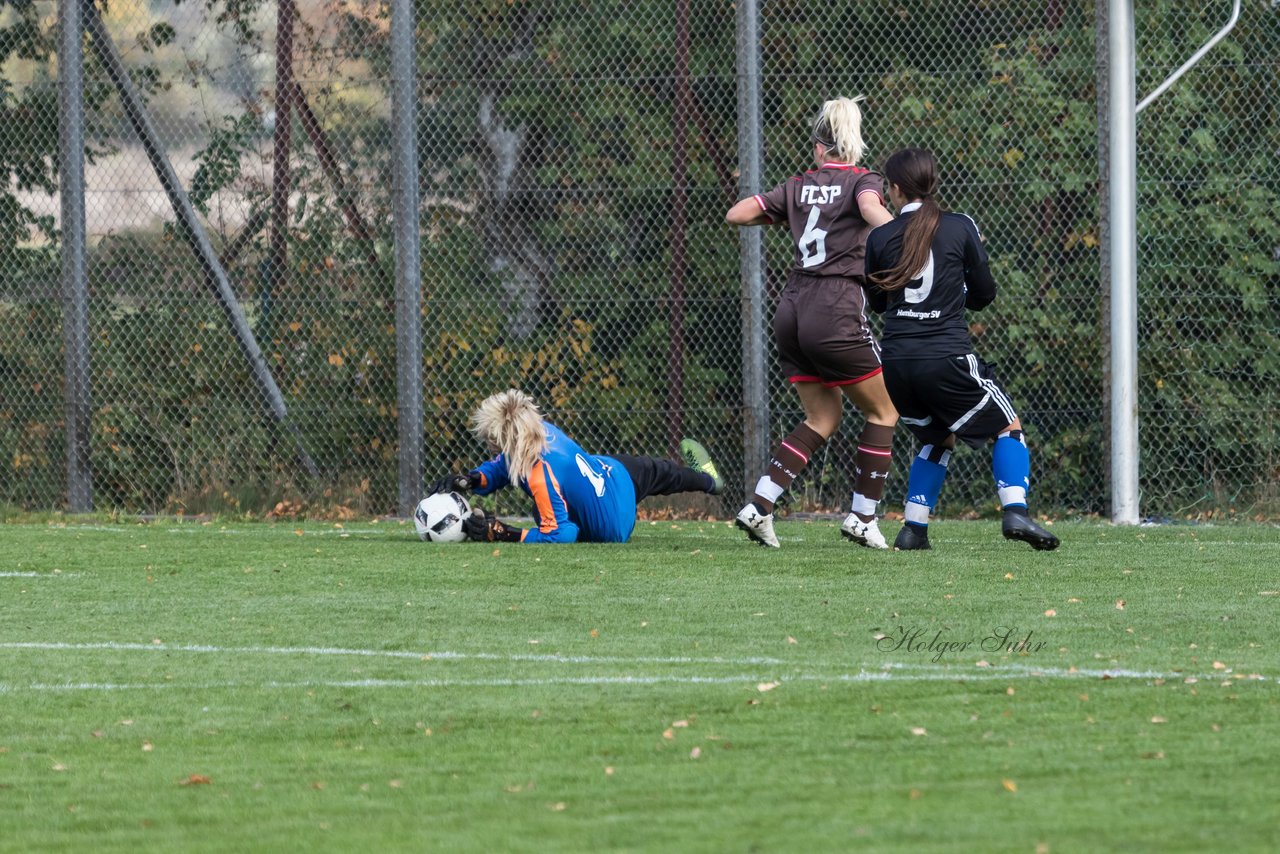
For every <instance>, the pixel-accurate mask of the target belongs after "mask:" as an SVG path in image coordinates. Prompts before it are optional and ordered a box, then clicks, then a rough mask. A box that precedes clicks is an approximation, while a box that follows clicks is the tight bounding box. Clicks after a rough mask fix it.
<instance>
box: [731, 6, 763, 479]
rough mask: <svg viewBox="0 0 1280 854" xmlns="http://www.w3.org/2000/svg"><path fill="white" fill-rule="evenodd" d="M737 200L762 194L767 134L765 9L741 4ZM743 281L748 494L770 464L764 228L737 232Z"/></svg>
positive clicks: (743, 375) (744, 425) (745, 471)
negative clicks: (762, 80) (762, 34)
mask: <svg viewBox="0 0 1280 854" xmlns="http://www.w3.org/2000/svg"><path fill="white" fill-rule="evenodd" d="M737 19H738V20H737V43H738V44H737V48H738V49H737V57H738V60H737V61H738V69H737V74H738V197H739V198H741V197H743V196H746V195H748V194H750V193H758V192H760V182H761V173H762V168H761V163H762V161H763V160H764V154H763V149H764V143H763V134H764V129H763V127H762V126H761V118H760V7H759V3H758V0H738V3H737ZM738 247H739V250H740V252H739V260H738V275H739V278H740V279H741V281H742V401H743V408H744V410H745V411H744V413H743V415H744V417H743V419H742V423H743V468H744V475H743V478H744V479H743V483H744V486H745V488H746V492H747V494H748V495H750V494H751V492H752V490H753V489H754V488H755V478H756V476H758V475H759V473H760V472H762V471H764V467H765V464H766V463H767V462H768V460H769V389H768V386H767V384H766V380H765V365H764V355H765V340H764V251H763V234H762V231H761V229H759V228H740V229H738Z"/></svg>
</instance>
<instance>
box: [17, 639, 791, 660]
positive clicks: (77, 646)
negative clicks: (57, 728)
mask: <svg viewBox="0 0 1280 854" xmlns="http://www.w3.org/2000/svg"><path fill="white" fill-rule="evenodd" d="M0 649H44V650H111V651H123V652H137V651H146V652H195V653H212V654H215V655H311V656H324V655H338V656H356V657H362V658H400V659H411V660H414V661H466V660H473V661H544V662H551V663H555V664H731V665H735V666H756V665H761V664H777V665H785V664H788V663H789V662H787V661H784V660H783V659H781V658H767V657H749V658H714V657H711V658H691V657H687V656H672V657H656V656H655V657H643V656H640V657H621V658H613V657H609V656H592V655H555V654H549V653H543V654H537V653H494V652H450V651H448V650H435V651H428V652H413V651H410V650H393V649H346V648H343V647H325V646H301V647H296V646H241V647H221V646H207V645H203V644H182V645H178V644H164V643H159V644H156V643H115V642H111V641H108V642H102V643H60V642H37V641H32V642H22V641H18V642H10V643H0Z"/></svg>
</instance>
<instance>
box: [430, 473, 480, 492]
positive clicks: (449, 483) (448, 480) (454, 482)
mask: <svg viewBox="0 0 1280 854" xmlns="http://www.w3.org/2000/svg"><path fill="white" fill-rule="evenodd" d="M479 485H480V475H479V474H478V473H476V472H471V473H469V474H457V473H455V474H447V475H445V476H444V477H442V478H440V479H439V480H437V481H436V482H435V483H433V484H431V493H430V494H432V495H435V494H436V493H437V492H470V491H471V490H473V489H475V488H476V487H478V486H479Z"/></svg>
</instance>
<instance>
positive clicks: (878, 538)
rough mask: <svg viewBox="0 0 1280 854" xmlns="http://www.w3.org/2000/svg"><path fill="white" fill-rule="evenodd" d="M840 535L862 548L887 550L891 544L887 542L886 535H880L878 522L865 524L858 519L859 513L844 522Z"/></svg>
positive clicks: (873, 520)
mask: <svg viewBox="0 0 1280 854" xmlns="http://www.w3.org/2000/svg"><path fill="white" fill-rule="evenodd" d="M840 534H841V536H843V537H844V538H845V539H846V540H853V541H854V542H855V543H857V544H858V545H860V546H866V547H867V548H869V549H887V548H889V544H888V543H887V542H885V539H884V534H882V533H880V526H879V525H878V524H876V520H875V519H872V520H871V521H870V522H864V521H862V520H861V519H859V518H858V514H857V513H850V514H849V516H848V517H847V518H846V519H845V520H844V524H843V525H841V526H840Z"/></svg>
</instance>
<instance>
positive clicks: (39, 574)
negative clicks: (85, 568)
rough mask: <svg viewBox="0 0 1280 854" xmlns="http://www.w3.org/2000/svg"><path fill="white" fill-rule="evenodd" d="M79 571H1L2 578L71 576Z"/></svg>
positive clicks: (0, 576)
mask: <svg viewBox="0 0 1280 854" xmlns="http://www.w3.org/2000/svg"><path fill="white" fill-rule="evenodd" d="M79 574H80V573H78V572H0V578H70V577H72V576H75V575H79Z"/></svg>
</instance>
